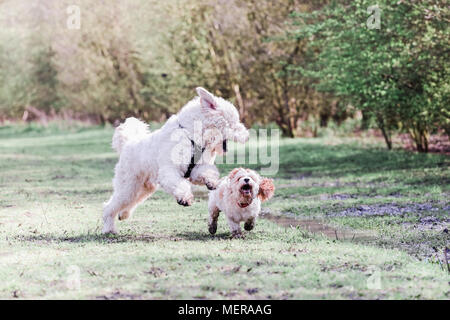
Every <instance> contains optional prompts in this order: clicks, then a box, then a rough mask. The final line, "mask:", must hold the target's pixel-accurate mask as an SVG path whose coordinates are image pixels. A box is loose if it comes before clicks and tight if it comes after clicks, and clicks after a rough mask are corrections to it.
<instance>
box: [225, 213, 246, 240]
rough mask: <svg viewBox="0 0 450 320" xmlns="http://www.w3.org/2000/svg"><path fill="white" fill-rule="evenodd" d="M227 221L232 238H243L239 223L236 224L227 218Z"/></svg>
mask: <svg viewBox="0 0 450 320" xmlns="http://www.w3.org/2000/svg"><path fill="white" fill-rule="evenodd" d="M227 220H228V225H229V226H230V230H231V237H233V238H235V239H236V238H243V237H244V236H243V234H242V231H241V225H240V223H239V222H236V221H234V220H232V219H231V218H230V217H228V216H227Z"/></svg>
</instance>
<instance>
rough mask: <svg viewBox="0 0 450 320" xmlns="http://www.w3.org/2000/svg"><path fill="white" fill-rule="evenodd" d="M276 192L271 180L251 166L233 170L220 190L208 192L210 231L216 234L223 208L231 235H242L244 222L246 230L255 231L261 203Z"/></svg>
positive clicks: (236, 236)
mask: <svg viewBox="0 0 450 320" xmlns="http://www.w3.org/2000/svg"><path fill="white" fill-rule="evenodd" d="M274 192H275V186H274V185H273V180H272V179H268V178H262V177H260V176H259V175H258V174H257V173H256V172H255V171H253V170H250V169H244V168H236V169H233V170H232V171H231V172H230V174H229V175H228V176H227V177H224V178H222V180H221V181H220V182H219V186H218V187H217V189H216V190H214V191H211V192H210V193H209V201H208V211H209V221H208V227H209V232H210V233H211V234H215V233H216V231H217V219H218V218H219V213H220V211H223V212H224V213H225V215H226V218H227V221H228V225H229V226H230V230H231V234H232V237H233V238H241V237H242V232H241V226H240V222H241V221H245V224H244V229H245V230H247V231H250V230H252V229H253V228H254V227H255V219H256V217H257V216H258V215H259V213H260V212H261V202H264V201H266V200H269V199H270V198H271V197H272V196H273V194H274Z"/></svg>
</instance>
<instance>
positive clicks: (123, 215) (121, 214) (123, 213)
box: [117, 211, 130, 220]
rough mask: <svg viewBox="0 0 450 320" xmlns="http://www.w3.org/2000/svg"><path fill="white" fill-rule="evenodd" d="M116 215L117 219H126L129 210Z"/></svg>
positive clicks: (128, 215)
mask: <svg viewBox="0 0 450 320" xmlns="http://www.w3.org/2000/svg"><path fill="white" fill-rule="evenodd" d="M117 216H118V218H119V220H125V219H128V218H129V217H130V212H129V211H122V212H120V213H119V214H118V215H117Z"/></svg>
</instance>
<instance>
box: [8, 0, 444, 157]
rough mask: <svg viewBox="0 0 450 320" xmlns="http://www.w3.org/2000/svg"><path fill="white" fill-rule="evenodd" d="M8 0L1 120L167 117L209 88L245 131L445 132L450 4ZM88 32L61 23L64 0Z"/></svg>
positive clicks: (419, 136)
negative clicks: (352, 124) (370, 23)
mask: <svg viewBox="0 0 450 320" xmlns="http://www.w3.org/2000/svg"><path fill="white" fill-rule="evenodd" d="M377 4H378V5H379V8H380V10H381V16H380V18H381V20H380V21H381V24H380V28H379V29H369V28H368V27H367V25H366V22H367V20H368V18H369V17H370V15H371V14H373V13H368V12H367V8H368V7H370V6H372V5H373V1H366V0H356V1H326V0H323V1H321V0H315V1H296V0H282V1H264V0H219V1H212V0H195V1H187V0H172V1H155V0H152V1H148V0H147V1H144V0H135V1H125V0H123V1H94V0H78V1H77V0H71V1H66V0H61V1H51V0H3V1H2V0H0V120H1V119H10V118H13V119H14V118H17V119H19V118H23V119H25V120H32V119H33V118H35V117H44V118H45V117H52V116H62V117H71V118H80V119H89V120H91V121H93V122H97V123H105V122H114V121H116V120H121V119H123V118H125V117H126V116H130V115H134V116H138V117H141V118H143V119H145V120H148V121H163V120H165V118H167V117H168V116H169V115H170V114H171V113H173V112H176V111H177V110H178V109H179V108H180V107H181V106H182V105H183V104H184V103H185V102H186V101H187V100H188V99H190V98H192V97H193V95H194V91H193V88H195V87H196V86H204V87H207V88H209V89H210V90H212V91H213V92H214V93H216V94H217V95H221V96H224V97H226V98H228V99H230V100H231V101H233V102H234V103H235V105H236V106H237V107H238V109H239V112H240V114H241V116H242V117H243V119H244V121H245V123H246V124H247V125H248V126H252V125H265V126H267V125H276V126H278V127H279V128H280V129H281V130H282V132H283V134H284V135H285V136H289V137H294V136H303V135H305V134H306V133H309V134H312V135H315V134H317V129H318V128H319V127H326V126H327V125H329V123H330V122H332V123H333V124H337V125H340V124H341V123H342V122H344V121H345V120H346V119H348V118H354V117H355V116H357V115H359V116H362V120H361V127H362V128H363V129H366V128H370V127H377V128H379V129H380V130H381V132H382V133H383V136H384V138H385V141H386V144H387V146H388V147H389V148H391V147H392V134H393V133H394V132H408V133H409V134H410V135H411V137H412V139H413V140H414V142H415V144H416V146H417V149H418V150H419V151H424V152H426V151H428V138H429V136H430V134H433V133H436V132H438V131H440V132H442V131H443V132H446V133H447V135H448V134H449V133H450V108H449V101H450V97H449V92H450V77H449V68H450V61H449V50H450V43H449V39H450V34H449V33H450V32H449V22H450V21H449V20H450V12H449V11H450V10H449V5H448V3H447V1H443V0H442V1H437V0H409V1H402V0H399V1H388V0H378V1H377ZM69 5H78V6H79V7H80V9H81V29H80V30H71V29H68V28H67V19H68V17H69V14H68V13H67V11H66V10H67V7H68V6H69Z"/></svg>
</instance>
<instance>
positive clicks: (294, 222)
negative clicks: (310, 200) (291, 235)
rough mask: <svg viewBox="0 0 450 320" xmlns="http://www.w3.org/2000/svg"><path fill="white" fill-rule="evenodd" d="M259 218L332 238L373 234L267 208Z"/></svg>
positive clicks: (366, 237)
mask: <svg viewBox="0 0 450 320" xmlns="http://www.w3.org/2000/svg"><path fill="white" fill-rule="evenodd" d="M260 217H261V218H263V219H267V220H270V221H272V222H275V223H276V224H279V225H281V226H283V227H286V228H297V227H298V228H300V229H303V230H306V231H308V232H310V233H313V234H320V235H324V236H326V237H328V238H330V239H334V240H370V239H373V238H374V235H372V234H370V233H368V232H361V231H355V230H351V229H344V228H336V227H333V226H330V225H328V224H326V223H325V221H323V220H321V219H297V218H294V217H292V216H291V215H288V214H283V215H275V214H272V213H271V212H270V211H269V210H267V209H265V210H262V211H261V215H260Z"/></svg>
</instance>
